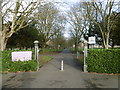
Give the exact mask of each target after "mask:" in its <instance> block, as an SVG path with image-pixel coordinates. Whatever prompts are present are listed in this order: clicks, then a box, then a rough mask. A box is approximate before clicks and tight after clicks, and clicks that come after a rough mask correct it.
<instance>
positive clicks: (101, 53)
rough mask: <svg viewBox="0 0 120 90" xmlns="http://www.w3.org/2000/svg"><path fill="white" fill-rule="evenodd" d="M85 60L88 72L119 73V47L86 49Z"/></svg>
mask: <svg viewBox="0 0 120 90" xmlns="http://www.w3.org/2000/svg"><path fill="white" fill-rule="evenodd" d="M86 61H87V65H88V71H89V72H97V73H120V66H119V65H120V49H108V50H104V49H96V50H95V49H93V50H88V57H87V59H86Z"/></svg>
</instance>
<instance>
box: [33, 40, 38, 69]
mask: <svg viewBox="0 0 120 90" xmlns="http://www.w3.org/2000/svg"><path fill="white" fill-rule="evenodd" d="M38 43H39V41H34V44H35V60H36V61H37V63H38V66H37V71H38V69H39V61H38V52H39V48H38Z"/></svg>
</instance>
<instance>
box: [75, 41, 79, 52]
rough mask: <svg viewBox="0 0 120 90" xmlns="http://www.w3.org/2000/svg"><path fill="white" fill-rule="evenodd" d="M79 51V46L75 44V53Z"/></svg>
mask: <svg viewBox="0 0 120 90" xmlns="http://www.w3.org/2000/svg"><path fill="white" fill-rule="evenodd" d="M77 51H78V44H77V42H75V52H77Z"/></svg>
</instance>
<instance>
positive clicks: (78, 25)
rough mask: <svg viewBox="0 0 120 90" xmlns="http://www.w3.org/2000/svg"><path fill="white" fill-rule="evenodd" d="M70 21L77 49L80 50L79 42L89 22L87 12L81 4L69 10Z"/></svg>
mask: <svg viewBox="0 0 120 90" xmlns="http://www.w3.org/2000/svg"><path fill="white" fill-rule="evenodd" d="M68 18H69V19H68V20H67V21H68V23H69V24H70V25H71V26H72V29H71V30H70V31H71V35H72V38H73V39H74V43H75V51H78V44H79V43H80V39H81V37H82V35H83V33H84V30H85V29H86V26H87V24H88V22H87V17H86V14H84V11H83V10H82V9H81V5H80V4H76V5H75V6H73V7H71V9H70V11H69V12H68Z"/></svg>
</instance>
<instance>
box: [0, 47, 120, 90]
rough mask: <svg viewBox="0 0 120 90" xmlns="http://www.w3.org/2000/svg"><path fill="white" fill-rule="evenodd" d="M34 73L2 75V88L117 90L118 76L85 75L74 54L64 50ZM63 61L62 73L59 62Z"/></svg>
mask: <svg viewBox="0 0 120 90" xmlns="http://www.w3.org/2000/svg"><path fill="white" fill-rule="evenodd" d="M53 57H54V59H53V60H51V61H49V62H48V63H47V64H45V65H44V66H43V67H42V68H40V70H39V71H36V72H20V73H8V74H3V75H2V79H3V80H2V87H3V88H98V89H99V88H118V75H107V74H96V73H85V72H83V70H82V66H81V64H79V63H78V62H77V61H76V60H75V57H76V56H75V54H72V53H71V52H70V51H69V50H68V49H65V50H64V51H63V52H61V53H59V54H55V55H53ZM61 60H63V61H64V71H61V70H60V62H61Z"/></svg>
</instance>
